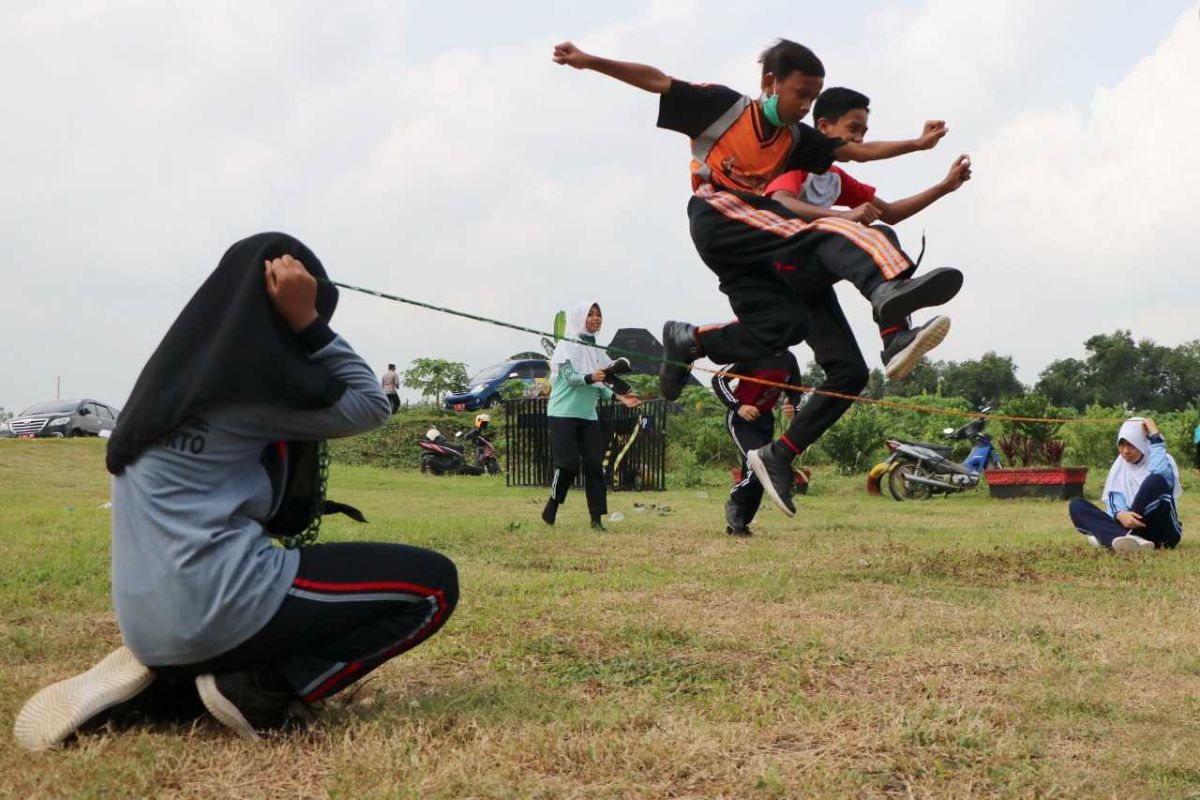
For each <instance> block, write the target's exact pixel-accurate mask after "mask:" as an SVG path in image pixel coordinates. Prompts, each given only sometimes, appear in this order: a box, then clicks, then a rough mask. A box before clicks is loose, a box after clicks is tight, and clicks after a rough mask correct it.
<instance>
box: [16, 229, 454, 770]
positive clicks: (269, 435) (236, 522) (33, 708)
mask: <svg viewBox="0 0 1200 800" xmlns="http://www.w3.org/2000/svg"><path fill="white" fill-rule="evenodd" d="M336 304H337V290H336V289H335V288H334V287H333V286H332V285H331V284H330V283H329V282H328V281H327V280H325V271H324V269H323V268H322V266H321V263H320V261H318V260H317V258H316V256H315V255H313V253H312V252H311V251H309V250H308V248H306V247H305V246H304V245H303V244H301V243H300V242H299V241H297V240H296V239H293V238H292V237H290V236H287V235H286V234H280V233H268V234H259V235H257V236H252V237H250V238H248V239H244V240H242V241H240V242H237V243H236V244H234V245H233V247H231V248H230V249H229V250H228V252H226V253H225V256H224V257H223V258H222V259H221V263H220V265H219V266H218V267H217V269H216V271H215V272H213V274H212V275H211V276H209V278H208V280H207V281H205V283H204V285H203V286H201V287H200V289H199V291H197V292H196V294H195V296H194V297H193V298H192V299H191V301H190V302H189V303H188V305H187V306H186V307H185V308H184V310H183V312H182V313H181V314H180V315H179V318H178V319H177V320H176V321H175V323H174V325H173V326H172V327H171V329H170V330H169V331H168V332H167V335H166V336H165V337H164V338H163V340H162V342H161V343H160V344H159V346H158V349H157V350H156V351H155V352H154V354H153V355H152V356H151V357H150V361H149V362H148V363H147V364H146V366H145V368H144V369H143V370H142V374H141V376H140V377H139V378H138V381H137V384H136V385H135V386H134V389H133V393H132V395H131V396H130V399H129V402H128V403H127V404H126V407H125V411H124V413H122V415H121V418H120V421H119V423H118V425H117V428H116V430H115V432H114V434H113V437H112V439H111V440H110V441H109V445H108V456H107V465H108V469H109V471H110V472H111V473H112V474H113V475H114V478H113V532H112V595H113V605H114V607H115V609H116V614H117V621H118V623H119V625H120V628H121V633H122V636H123V639H124V646H122V647H120V648H118V649H117V650H116V651H114V652H113V653H111V654H110V655H109V656H107V657H106V658H105V659H104V660H102V661H101V662H100V663H99V664H97V665H96V666H95V667H93V668H92V669H91V670H89V671H88V672H86V673H83V674H82V675H79V676H77V677H75V678H71V679H69V680H66V681H62V682H60V683H58V684H55V685H53V686H50V687H48V688H46V689H43V690H42V691H41V692H39V693H38V694H37V695H35V696H34V698H33V699H32V700H30V701H29V703H27V704H26V706H25V708H24V709H22V711H21V713H20V714H19V715H18V718H17V722H16V735H17V738H18V741H19V742H20V743H21V744H22V745H24V746H25V747H27V748H30V749H41V748H45V747H49V746H52V745H54V744H57V743H58V742H61V741H62V740H63V739H65V738H66V737H67V736H69V735H70V734H71V733H73V732H74V731H75V730H76V729H78V728H79V727H80V726H81V725H82V724H84V723H85V722H87V721H88V720H90V719H93V718H95V717H96V716H97V715H99V714H101V712H104V711H105V710H107V709H109V708H111V707H112V706H115V705H117V704H120V703H123V702H125V701H128V700H131V699H133V698H135V697H136V696H137V695H139V694H140V693H141V692H142V691H143V690H144V689H145V688H146V687H148V686H149V685H150V684H151V683H152V682H153V681H155V679H156V678H159V679H163V680H165V681H169V682H174V683H179V682H180V681H187V682H192V681H194V683H195V687H196V689H197V690H198V692H199V696H200V699H201V700H202V701H203V703H204V706H205V707H206V708H207V709H208V710H209V711H210V712H211V713H212V714H213V716H215V717H216V718H217V719H218V720H220V722H222V723H223V724H224V725H226V726H227V727H229V728H231V729H232V730H234V731H236V732H237V733H238V734H240V735H242V736H244V737H247V738H257V733H258V732H261V731H264V730H270V729H272V728H276V727H279V726H280V725H282V724H283V723H284V722H285V721H287V719H288V718H289V715H295V714H296V713H297V712H302V711H303V707H304V705H306V704H309V703H312V702H315V701H317V700H320V699H321V698H324V697H328V696H329V695H331V694H333V693H335V692H337V691H340V690H341V689H343V688H345V687H346V686H348V685H349V684H351V683H353V682H354V681H357V680H359V679H360V678H362V677H363V676H364V675H366V674H367V673H369V672H370V671H371V670H373V669H375V668H376V667H378V666H379V665H380V664H382V663H383V662H384V661H387V660H388V659H390V658H392V657H394V656H396V655H399V654H400V653H403V652H404V651H406V650H409V649H411V648H412V647H415V646H416V645H418V644H420V643H421V642H422V641H424V640H425V639H427V638H429V637H430V636H431V635H433V634H434V633H435V632H436V631H437V630H438V629H439V628H441V626H442V625H443V624H444V623H445V622H446V619H447V618H448V617H449V616H450V614H451V613H453V611H454V607H455V604H456V603H457V601H458V577H457V572H456V570H455V567H454V564H453V563H452V562H451V561H450V560H449V559H447V558H446V557H444V556H442V555H440V554H438V553H435V552H432V551H429V550H423V549H420V548H416V547H409V546H406V545H400V544H373V543H358V542H354V543H337V544H322V545H311V544H310V545H307V546H300V547H296V548H293V549H285V548H281V547H278V546H276V545H275V544H274V543H273V542H272V540H271V538H269V537H270V536H271V535H283V536H295V537H297V538H298V539H300V540H304V539H305V538H306V536H305V532H306V531H314V530H315V526H317V525H319V521H320V515H321V514H323V513H330V512H332V511H339V510H340V511H346V512H347V513H351V514H352V515H357V513H358V512H357V511H355V510H354V509H351V508H349V507H347V506H341V505H340V504H336V503H333V502H331V501H327V500H326V499H325V497H324V485H323V484H324V473H323V469H324V466H325V464H327V460H326V459H325V458H324V457H323V453H324V450H323V447H324V446H323V442H324V440H325V439H328V438H332V437H339V436H351V435H354V434H357V433H362V432H364V431H368V430H371V429H373V428H376V427H378V426H379V425H381V424H382V423H383V422H384V421H385V420H386V419H387V418H388V417H389V415H390V414H391V406H390V405H389V403H388V400H387V397H386V396H385V395H384V393H383V391H382V390H381V389H380V387H379V384H378V382H377V381H376V379H375V375H374V373H373V372H372V371H371V369H370V367H368V366H367V364H366V363H365V362H364V361H363V360H362V359H361V358H360V357H359V356H358V354H356V353H355V352H354V351H353V350H352V349H351V348H350V345H349V344H347V343H346V341H345V340H344V339H342V338H341V337H339V336H338V335H337V334H335V333H334V332H333V331H332V330H331V329H330V328H329V320H330V317H331V316H332V314H333V310H334V307H335V306H336ZM359 517H360V518H361V515H359Z"/></svg>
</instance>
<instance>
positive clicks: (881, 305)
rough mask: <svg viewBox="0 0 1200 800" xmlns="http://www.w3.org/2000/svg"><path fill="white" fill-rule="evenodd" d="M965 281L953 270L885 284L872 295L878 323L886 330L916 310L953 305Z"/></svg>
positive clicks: (934, 271)
mask: <svg viewBox="0 0 1200 800" xmlns="http://www.w3.org/2000/svg"><path fill="white" fill-rule="evenodd" d="M962 282H963V275H962V273H961V272H959V271H958V270H956V269H954V268H953V267H941V268H940V269H935V270H931V271H930V272H927V273H925V274H924V275H922V276H921V277H919V278H911V279H907V278H901V279H899V280H892V281H884V282H883V283H882V284H881V285H880V286H879V287H878V288H876V289H875V291H873V292H871V298H870V299H871V309H872V311H874V314H875V321H876V322H878V323H879V324H880V325H882V326H884V327H888V326H891V325H900V324H902V323H903V322H904V320H905V319H907V318H908V316H909V315H910V314H912V313H913V312H914V311H917V310H919V309H922V308H928V307H929V306H940V305H941V304H942V303H946V302H949V301H950V300H951V299H952V298H953V297H954V295H956V294H958V290H959V289H961V288H962Z"/></svg>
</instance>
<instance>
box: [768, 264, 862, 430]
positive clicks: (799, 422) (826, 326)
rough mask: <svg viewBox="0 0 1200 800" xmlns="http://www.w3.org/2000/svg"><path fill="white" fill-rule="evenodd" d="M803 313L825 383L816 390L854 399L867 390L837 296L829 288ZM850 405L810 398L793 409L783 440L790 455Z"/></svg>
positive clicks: (807, 302)
mask: <svg viewBox="0 0 1200 800" xmlns="http://www.w3.org/2000/svg"><path fill="white" fill-rule="evenodd" d="M804 309H805V311H806V313H807V314H808V318H809V319H810V320H811V321H812V326H811V328H810V329H809V331H808V337H807V342H808V346H809V347H811V348H812V351H813V358H814V360H816V362H817V364H818V365H820V367H821V369H822V370H823V371H824V372H825V380H824V381H823V382H822V383H821V385H820V386H818V387H816V388H817V389H820V390H823V391H826V392H837V393H839V394H845V395H851V396H857V395H858V394H859V393H860V392H862V390H863V389H864V388H866V386H867V379H868V378H869V377H870V370H868V369H867V362H866V361H864V360H863V355H862V351H861V350H860V349H859V347H858V342H857V341H855V339H854V332H853V331H852V330H851V329H850V323H849V322H847V321H846V315H845V314H844V313H843V312H842V306H841V304H840V303H838V298H837V292H835V291H834V289H833V287H832V286H829V287H827V288H825V289H824V290H823V291H821V292H819V293H817V294H816V295H813V296H811V297H809V298H808V299H806V300H805V301H804ZM853 402H854V401H853V400H844V399H842V398H840V397H829V396H827V395H823V394H816V393H813V394H810V395H809V396H808V398H807V399H806V400H805V402H804V404H803V405H802V406H800V407H799V408H798V409H796V415H795V416H794V417H792V421H791V424H790V425H788V429H787V432H785V433H784V434H783V437H782V438H783V440H784V441H785V442H786V443H787V444H788V446H789V447H790V448H791V449H792V451H793V452H796V453H800V452H802V451H803V450H804V449H805V448H806V447H808V446H809V445H811V444H812V443H813V442H815V441H816V440H817V439H819V438H820V437H821V434H823V433H824V432H825V431H827V430H829V428H830V426H832V425H833V423H835V422H837V421H838V420H839V419H841V417H842V415H843V414H845V413H846V410H847V409H849V408H850V406H851V404H852V403H853Z"/></svg>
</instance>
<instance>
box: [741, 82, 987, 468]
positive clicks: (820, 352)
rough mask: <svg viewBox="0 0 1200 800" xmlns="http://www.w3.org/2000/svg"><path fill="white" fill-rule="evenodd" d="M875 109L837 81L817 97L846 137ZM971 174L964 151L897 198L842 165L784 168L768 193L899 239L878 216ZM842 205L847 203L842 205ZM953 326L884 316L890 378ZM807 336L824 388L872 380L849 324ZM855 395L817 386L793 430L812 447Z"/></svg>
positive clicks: (932, 198) (794, 206)
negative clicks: (936, 177) (935, 177)
mask: <svg viewBox="0 0 1200 800" xmlns="http://www.w3.org/2000/svg"><path fill="white" fill-rule="evenodd" d="M869 113H870V100H869V99H868V98H867V97H866V96H865V95H863V94H861V93H859V92H856V91H854V90H852V89H844V88H840V87H834V88H832V89H826V90H825V91H823V92H821V95H820V97H818V98H817V102H816V104H815V105H814V106H813V123H814V124H815V125H816V128H817V130H818V131H819V132H820V133H823V134H825V135H826V136H829V137H833V138H837V139H841V140H842V141H846V142H861V141H862V140H863V138H864V137H865V136H866V133H867V127H868V126H867V116H868V114H869ZM970 179H971V161H970V159H969V158H968V157H967V156H965V155H962V156H959V157H958V158H957V159H955V161H954V163H953V164H952V165H951V166H950V171H949V172H948V173H947V174H946V177H945V178H943V179H942V180H941V181H939V182H938V183H936V184H934V185H933V186H930V187H929V188H928V189H925V190H924V191H922V192H918V193H917V194H914V195H912V196H911V197H906V198H904V199H902V200H896V201H895V202H888V201H886V200H884V199H882V198H880V197H879V195H878V194H877V193H876V192H875V187H873V186H869V185H867V184H865V183H861V182H859V181H857V180H855V179H854V178H853V177H852V176H851V175H850V174H848V173H847V172H845V171H844V170H843V169H841V168H840V167H837V166H832V167H830V168H829V171H828V172H825V173H823V174H818V173H815V172H807V171H805V170H793V171H791V172H785V173H784V174H782V175H780V176H779V177H777V178H775V180H773V181H771V183H770V184H768V185H767V189H766V192H765V194H766V195H767V197H770V198H771V199H772V200H776V201H778V202H779V203H781V204H782V205H784V206H785V207H786V208H787V209H788V210H789V211H791V212H792V213H794V214H795V215H796V216H798V217H800V218H801V219H803V220H806V221H808V222H814V221H816V220H818V219H822V218H825V217H840V218H842V219H848V220H852V221H854V222H858V223H861V224H863V225H871V227H872V228H873V229H874V230H877V231H879V232H880V233H882V234H883V235H885V236H887V237H888V240H889V241H891V242H892V243H893V244H894V245H896V246H897V247H899V246H900V240H899V238H898V237H897V236H896V234H895V232H894V231H893V230H892V229H891V228H889V227H887V226H885V225H879V224H872V223H875V222H876V220H881V221H883V222H886V223H888V224H892V225H894V224H896V223H898V222H901V221H902V220H905V219H908V218H909V217H911V216H912V215H913V214H916V213H917V212H919V211H921V210H922V209H924V208H926V207H928V206H929V205H930V204H932V203H934V202H936V201H937V200H938V199H940V198H942V197H944V196H945V195H947V194H949V193H951V192H953V191H956V190H957V189H958V188H959V187H960V186H962V185H963V183H964V182H966V181H968V180H970ZM835 206H840V207H842V208H844V209H845V210H837V209H835V208H834V207H835ZM809 306H810V313H811V314H812V315H813V317H814V318H819V317H821V316H822V314H824V315H826V316H829V317H833V316H836V317H838V318H840V317H841V309H840V308H839V307H838V300H837V297H836V295H834V293H833V292H826V293H823V295H819V296H817V297H816V298H815V300H810V301H809ZM813 306H820V308H819V309H818V308H814V307H813ZM949 330H950V319H949V317H944V316H936V317H934V318H933V319H931V320H929V321H928V322H926V323H925V324H924V325H922V326H920V327H919V328H915V329H910V328H909V325H908V322H907V320H905V321H902V322H899V323H896V324H891V325H882V324H881V325H880V327H879V334H880V336H881V337H882V339H883V352H881V353H880V354H879V357H880V360H881V361H882V362H883V364H884V374H885V376H886V377H887V378H888V380H898V379H899V378H903V377H904V376H906V375H908V374H909V373H911V372H912V370H913V368H914V367H915V366H916V364H917V362H918V361H920V359H921V357H922V356H923V355H924V354H925V353H927V352H929V351H930V350H932V349H933V348H934V347H936V346H937V345H938V344H940V343H941V341H942V339H944V338H945V337H946V334H947V333H948V332H949ZM808 344H809V346H810V347H812V349H813V356H814V358H815V359H816V362H817V364H819V365H820V366H821V369H822V370H823V371H824V372H825V381H824V383H822V384H821V385H820V386H819V387H817V388H818V389H820V390H824V391H827V392H835V393H837V394H841V395H857V394H859V393H860V392H861V391H862V390H863V388H864V387H866V385H867V374H868V370H867V364H866V362H865V361H864V360H863V357H862V352H861V351H860V350H859V348H858V343H857V342H856V341H855V340H854V336H853V335H852V334H851V332H850V328H849V326H846V325H842V324H830V325H824V326H819V327H818V326H814V328H813V329H812V330H811V331H810V332H809V336H808ZM850 403H851V401H849V400H844V399H842V398H839V397H831V396H829V395H827V394H814V395H813V396H812V397H811V398H809V401H808V402H807V403H806V404H805V405H804V406H803V408H801V409H800V411H799V412H798V413H797V415H796V418H794V420H793V422H794V424H795V435H791V433H790V432H789V438H790V439H791V441H792V442H793V443H795V444H797V445H798V446H800V447H801V448H803V447H806V446H807V445H808V444H809V443H811V442H813V441H815V440H816V439H817V438H818V437H819V436H820V435H821V434H822V433H824V432H825V430H827V429H828V428H829V426H831V425H833V423H835V422H836V421H837V420H838V419H839V418H840V417H841V416H842V414H844V413H845V412H846V410H847V409H849V407H850Z"/></svg>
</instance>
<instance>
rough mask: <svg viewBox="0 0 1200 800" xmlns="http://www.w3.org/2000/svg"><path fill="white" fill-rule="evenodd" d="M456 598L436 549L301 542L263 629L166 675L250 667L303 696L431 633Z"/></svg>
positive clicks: (329, 687)
mask: <svg viewBox="0 0 1200 800" xmlns="http://www.w3.org/2000/svg"><path fill="white" fill-rule="evenodd" d="M457 603H458V571H457V570H456V568H455V566H454V562H452V561H451V560H450V559H448V558H446V557H445V556H443V555H441V554H440V553H435V552H434V551H432V550H424V549H422V548H419V547H410V546H408V545H403V544H376V543H369V542H344V543H343V542H338V543H333V544H316V545H311V546H308V547H302V548H300V569H299V572H298V573H297V575H296V578H295V580H294V581H293V582H292V588H291V589H290V590H289V591H288V594H287V597H286V598H284V601H283V605H281V606H280V607H279V610H278V611H277V612H275V616H274V617H272V618H271V621H270V622H268V623H267V624H266V625H265V626H264V627H263V628H262V630H260V631H259V632H258V633H256V634H254V636H252V637H250V639H248V640H247V641H245V642H243V643H242V644H240V645H238V646H237V647H235V648H234V649H232V650H230V651H229V652H227V653H225V654H223V655H220V656H218V657H217V658H214V659H212V660H210V661H206V662H203V663H200V664H191V665H188V666H185V667H171V668H167V669H166V670H163V672H164V673H166V674H167V675H169V676H173V677H178V676H179V675H180V674H189V675H202V674H205V673H209V672H212V673H220V672H227V671H234V670H256V671H259V672H260V674H261V675H263V676H264V680H263V681H262V684H263V685H268V686H269V685H272V684H275V685H278V684H279V682H280V680H281V679H282V681H283V683H285V684H286V685H287V686H289V687H291V689H292V690H293V691H294V692H295V693H296V694H297V695H298V696H299V697H300V698H301V699H303V700H304V701H305V702H308V703H311V702H314V701H316V700H320V699H321V698H324V697H328V696H329V695H332V694H334V693H335V692H338V691H341V690H342V689H344V688H346V687H347V686H349V685H350V684H352V683H354V682H355V681H357V680H360V679H361V678H363V677H364V676H365V675H367V674H368V673H370V672H371V671H372V670H373V669H375V668H376V667H378V666H379V665H380V664H382V663H383V662H385V661H387V660H388V659H390V658H394V657H395V656H398V655H400V654H401V653H403V652H405V651H406V650H411V649H412V648H414V647H416V646H417V645H418V644H420V643H421V642H423V641H425V640H426V639H428V638H429V637H430V636H432V635H433V634H434V633H436V632H437V631H438V629H439V628H441V627H442V625H444V624H445V622H446V620H447V619H448V618H449V617H450V615H451V614H452V613H454V607H455V606H456V605H457Z"/></svg>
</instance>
